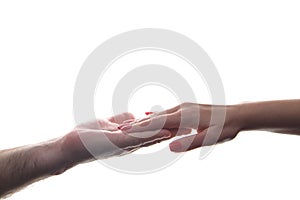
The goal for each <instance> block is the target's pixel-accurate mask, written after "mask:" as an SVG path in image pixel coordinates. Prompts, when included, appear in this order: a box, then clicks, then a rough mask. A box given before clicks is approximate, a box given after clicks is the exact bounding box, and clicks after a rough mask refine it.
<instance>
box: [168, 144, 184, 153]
mask: <svg viewBox="0 0 300 200" xmlns="http://www.w3.org/2000/svg"><path fill="white" fill-rule="evenodd" d="M169 147H170V150H171V151H175V152H176V151H180V150H181V148H182V146H181V143H180V142H172V143H171V144H170V145H169Z"/></svg>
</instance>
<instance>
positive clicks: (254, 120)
mask: <svg viewBox="0 0 300 200" xmlns="http://www.w3.org/2000/svg"><path fill="white" fill-rule="evenodd" d="M213 112H214V113H216V114H217V116H218V113H219V114H220V115H219V116H221V115H222V114H224V113H225V114H226V115H225V118H224V120H223V121H222V120H218V119H217V120H214V119H213V118H212V113H213ZM195 116H199V118H196V117H195ZM217 118H218V117H217ZM197 120H198V121H197ZM162 122H164V123H162ZM221 122H224V124H223V123H221ZM179 127H180V128H190V129H195V130H197V134H195V135H190V136H186V137H183V138H180V139H177V140H175V141H173V142H171V143H170V145H169V147H170V150H171V151H173V152H185V151H189V150H192V149H195V148H198V147H202V146H208V145H213V144H216V143H220V142H223V141H228V140H231V139H233V138H235V137H236V136H237V134H238V133H239V132H241V131H251V130H264V131H271V132H277V133H285V134H296V135H300V100H278V101H265V102H253V103H243V104H238V105H229V106H225V105H203V104H195V103H183V104H181V105H178V106H176V107H174V108H171V109H168V110H165V111H162V112H158V113H154V114H151V115H148V116H147V117H146V118H144V119H141V120H138V121H133V122H130V123H123V124H121V125H120V126H119V129H120V130H122V131H124V132H127V133H131V132H136V131H149V130H159V129H174V128H179Z"/></svg>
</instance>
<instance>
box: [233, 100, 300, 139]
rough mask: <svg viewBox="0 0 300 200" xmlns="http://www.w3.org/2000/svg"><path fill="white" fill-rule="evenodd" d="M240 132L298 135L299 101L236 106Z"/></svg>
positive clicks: (299, 129) (299, 121)
mask: <svg viewBox="0 0 300 200" xmlns="http://www.w3.org/2000/svg"><path fill="white" fill-rule="evenodd" d="M238 113H239V114H238V116H239V120H240V123H241V130H242V131H243V130H266V131H272V132H279V133H288V134H297V135H300V100H279V101H266V102H255V103H245V104H240V105H238Z"/></svg>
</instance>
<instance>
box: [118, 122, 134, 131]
mask: <svg viewBox="0 0 300 200" xmlns="http://www.w3.org/2000/svg"><path fill="white" fill-rule="evenodd" d="M131 128H132V125H131V124H124V125H120V126H118V129H120V130H121V131H124V132H125V131H129V130H130V129H131Z"/></svg>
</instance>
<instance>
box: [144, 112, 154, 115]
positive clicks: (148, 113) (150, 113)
mask: <svg viewBox="0 0 300 200" xmlns="http://www.w3.org/2000/svg"><path fill="white" fill-rule="evenodd" d="M153 113H154V112H145V115H152V114H153Z"/></svg>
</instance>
